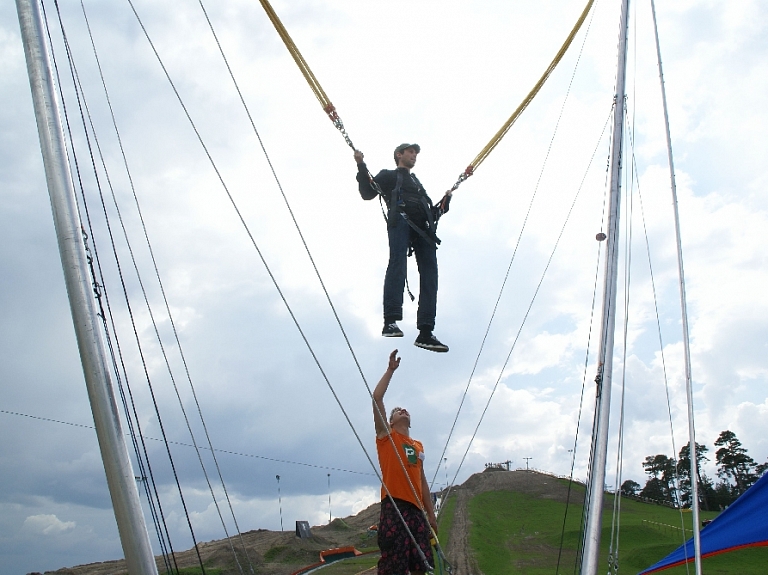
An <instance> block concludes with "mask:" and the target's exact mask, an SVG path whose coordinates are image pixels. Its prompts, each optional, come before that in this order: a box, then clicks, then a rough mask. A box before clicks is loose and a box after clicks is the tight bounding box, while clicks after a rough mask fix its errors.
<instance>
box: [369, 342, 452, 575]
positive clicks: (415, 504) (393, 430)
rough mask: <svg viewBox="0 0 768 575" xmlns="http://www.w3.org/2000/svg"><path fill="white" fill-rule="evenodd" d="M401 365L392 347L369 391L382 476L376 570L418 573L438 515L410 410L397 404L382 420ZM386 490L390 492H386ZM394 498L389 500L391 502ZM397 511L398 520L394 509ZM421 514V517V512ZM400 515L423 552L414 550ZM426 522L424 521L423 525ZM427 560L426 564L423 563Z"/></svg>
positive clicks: (422, 569) (395, 574)
mask: <svg viewBox="0 0 768 575" xmlns="http://www.w3.org/2000/svg"><path fill="white" fill-rule="evenodd" d="M398 367H400V358H399V357H397V350H395V351H393V352H392V353H391V354H389V365H388V366H387V371H385V372H384V375H383V376H382V377H381V379H380V380H379V383H378V384H377V385H376V389H374V391H373V421H374V425H375V427H376V451H377V453H378V455H379V465H380V466H381V477H382V480H383V482H384V485H386V487H387V489H384V485H382V488H381V513H380V515H379V533H378V543H379V549H381V558H380V559H379V564H378V575H406V573H409V572H410V573H411V574H412V575H421V574H423V573H425V572H426V570H427V568H428V566H431V565H432V564H433V560H432V548H431V547H430V544H429V540H430V528H429V527H430V526H431V527H432V529H434V531H435V533H437V519H436V518H435V510H434V508H433V507H432V497H431V496H430V492H429V483H428V482H427V477H426V476H425V475H424V447H423V446H422V445H421V442H420V441H417V440H415V439H412V438H411V436H410V428H411V415H410V414H409V413H408V410H407V409H405V408H402V407H396V408H394V409H393V410H392V411H391V412H390V414H389V421H386V420H385V419H384V417H385V416H386V413H387V412H386V409H385V407H384V394H385V393H386V392H387V389H388V388H389V382H390V381H391V379H392V374H394V373H395V370H396V369H397V368H398ZM387 490H389V494H390V495H391V496H392V498H391V499H390V497H388V496H387ZM393 501H394V503H393ZM395 506H397V510H399V511H400V514H401V515H402V517H403V519H401V518H400V516H399V515H398V513H397V510H396V509H395ZM425 515H426V517H425ZM403 520H405V523H406V524H407V525H408V529H409V530H410V532H411V534H412V535H413V538H414V539H415V540H416V542H417V543H418V546H419V548H421V551H422V553H423V555H424V558H422V554H421V553H419V551H418V549H417V548H416V547H415V545H414V542H413V539H411V536H410V535H409V534H408V531H407V530H406V528H405V526H404V525H403ZM427 521H429V525H427ZM424 559H426V561H427V563H428V565H425V564H424Z"/></svg>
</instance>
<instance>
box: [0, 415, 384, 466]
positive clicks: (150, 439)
mask: <svg viewBox="0 0 768 575" xmlns="http://www.w3.org/2000/svg"><path fill="white" fill-rule="evenodd" d="M0 413H5V414H6V415H17V416H19V417H27V418H29V419H35V420H38V421H47V422H49V423H58V424H60V425H69V426H71V427H82V428H83V429H96V428H95V427H94V426H92V425H85V424H82V423H72V422H69V421H62V420H60V419H51V418H50V417H41V416H38V415H30V414H28V413H21V412H18V411H9V410H7V409H0ZM142 437H143V438H144V439H146V440H148V441H163V440H162V439H159V438H157V437H151V436H149V435H145V436H142ZM168 443H170V444H172V445H179V446H181V447H194V445H192V444H191V443H184V442H183V441H173V440H169V441H168ZM200 449H208V448H207V447H201V448H200ZM216 452H218V453H226V454H227V455H237V456H238V457H249V458H252V459H263V460H264V461H271V462H273V463H286V464H289V465H301V466H303V467H312V468H314V469H323V470H328V471H339V472H342V473H354V474H355V475H373V473H369V472H367V471H354V470H352V469H344V468H343V467H329V466H327V465H317V464H315V463H306V462H303V461H291V460H290V459H277V458H275V457H266V456H264V455H254V454H252V453H243V452H241V451H232V450H229V449H218V448H217V449H216Z"/></svg>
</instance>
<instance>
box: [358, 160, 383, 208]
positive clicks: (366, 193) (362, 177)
mask: <svg viewBox="0 0 768 575" xmlns="http://www.w3.org/2000/svg"><path fill="white" fill-rule="evenodd" d="M357 189H358V191H359V192H360V196H361V197H362V198H363V199H364V200H372V199H373V198H375V197H376V196H377V195H378V194H377V193H376V190H375V189H374V188H373V186H372V185H371V180H370V176H369V175H368V168H367V167H366V165H365V164H364V163H362V164H357Z"/></svg>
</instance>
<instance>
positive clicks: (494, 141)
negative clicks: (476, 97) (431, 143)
mask: <svg viewBox="0 0 768 575" xmlns="http://www.w3.org/2000/svg"><path fill="white" fill-rule="evenodd" d="M594 2H595V0H588V2H587V5H586V6H585V7H584V10H582V12H581V16H579V19H578V20H577V21H576V24H575V25H574V27H573V29H572V30H571V33H570V34H568V37H567V38H566V39H565V42H563V45H562V46H561V47H560V50H558V52H557V54H555V57H554V59H553V60H552V62H550V64H549V66H548V67H547V69H546V70H544V74H542V76H541V78H539V81H538V82H536V84H535V85H534V86H533V88H531V91H530V92H528V95H527V96H526V97H525V98H523V101H522V102H520V105H519V106H518V107H517V109H516V110H515V111H514V112H512V115H511V116H510V117H509V119H508V120H507V121H506V122H505V123H504V125H503V126H502V127H501V128H499V131H498V132H496V134H495V135H494V136H493V137H492V138H491V140H490V141H489V142H488V143H487V144H486V145H485V147H484V148H483V149H482V150H480V153H479V154H477V156H475V159H474V160H472V162H470V164H469V166H467V168H466V169H465V170H464V171H463V172H462V173H461V174H459V177H458V179H457V180H456V183H455V184H453V187H452V188H451V189H450V190H448V191H447V192H446V195H450V194H452V193H453V192H455V191H456V189H457V188H458V187H459V186H460V185H461V183H462V182H464V181H465V180H466V179H467V178H469V177H470V176H471V175H472V174H474V173H475V170H477V168H478V167H479V166H480V164H482V163H483V160H485V158H487V157H488V155H489V154H490V153H491V152H492V151H493V149H494V148H495V147H496V146H497V145H498V144H499V142H501V140H502V138H503V137H504V136H505V135H506V134H507V132H508V131H509V129H510V128H511V127H512V124H514V123H515V122H516V121H517V119H518V118H519V117H520V115H521V114H522V113H523V112H524V111H525V109H526V108H527V107H528V105H529V104H530V103H531V102H532V101H533V99H534V98H535V97H536V95H537V94H538V93H539V90H541V88H542V86H544V83H545V82H546V81H547V79H548V78H549V76H550V75H551V74H552V72H553V71H554V70H555V68H556V67H557V65H558V64H559V63H560V61H561V60H562V59H563V56H565V53H566V52H567V51H568V48H569V47H570V46H571V43H572V42H573V39H574V37H575V36H576V34H577V33H578V31H579V30H580V29H581V25H582V24H583V23H584V20H585V19H586V17H587V14H588V13H589V11H590V9H591V8H592V4H594Z"/></svg>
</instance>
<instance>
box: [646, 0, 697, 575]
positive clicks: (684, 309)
mask: <svg viewBox="0 0 768 575" xmlns="http://www.w3.org/2000/svg"><path fill="white" fill-rule="evenodd" d="M651 14H653V32H654V36H655V38H656V57H657V59H658V63H659V83H660V84H661V102H662V107H663V109H664V128H665V130H666V136H667V158H668V160H669V179H670V187H671V190H672V206H673V210H674V214H675V239H676V240H677V244H676V245H677V273H678V283H679V286H680V313H681V314H682V318H683V351H684V355H685V392H686V398H687V400H688V401H687V403H688V441H689V442H690V443H689V446H690V449H689V451H688V453H689V455H690V457H691V510H692V511H693V553H694V562H695V567H696V575H701V536H700V533H699V531H700V526H701V523H700V522H699V521H700V519H699V471H698V466H699V462H698V461H697V457H696V428H695V426H694V423H693V379H692V376H691V348H690V337H689V332H688V304H687V303H686V299H685V272H684V271H683V245H682V239H681V237H680V213H679V211H678V207H677V182H676V181H675V163H674V161H673V159H672V136H671V134H670V131H669V111H668V109H667V89H666V87H665V86H664V70H663V68H662V66H661V45H660V44H659V27H658V25H657V24H656V5H655V3H654V1H653V0H651Z"/></svg>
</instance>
